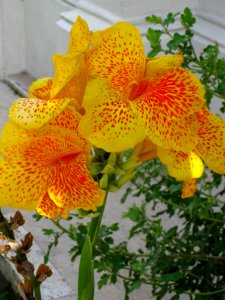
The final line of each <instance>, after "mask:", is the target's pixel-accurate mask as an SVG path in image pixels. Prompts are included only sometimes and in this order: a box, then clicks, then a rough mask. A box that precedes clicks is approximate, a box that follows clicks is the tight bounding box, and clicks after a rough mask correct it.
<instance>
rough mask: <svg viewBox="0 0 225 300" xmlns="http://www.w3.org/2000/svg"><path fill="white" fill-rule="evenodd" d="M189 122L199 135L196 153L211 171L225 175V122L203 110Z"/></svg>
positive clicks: (205, 109)
mask: <svg viewBox="0 0 225 300" xmlns="http://www.w3.org/2000/svg"><path fill="white" fill-rule="evenodd" d="M189 122H190V126H191V128H192V129H193V131H195V132H197V135H198V141H199V142H198V145H197V146H196V148H195V152H196V153H197V154H198V155H199V156H200V157H201V158H202V159H203V160H204V161H205V163H206V164H207V166H208V167H209V168H210V169H211V170H213V171H214V172H216V173H220V174H225V121H224V120H223V119H221V118H220V117H217V116H216V115H214V114H212V113H210V112H209V111H208V110H207V108H203V109H202V110H200V111H199V112H197V113H196V114H194V115H193V116H191V117H190V118H189Z"/></svg>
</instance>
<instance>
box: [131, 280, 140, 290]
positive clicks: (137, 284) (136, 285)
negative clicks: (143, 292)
mask: <svg viewBox="0 0 225 300" xmlns="http://www.w3.org/2000/svg"><path fill="white" fill-rule="evenodd" d="M141 285H142V281H141V280H135V281H133V282H132V284H131V286H130V288H129V292H133V291H134V290H137V289H139V288H140V286H141Z"/></svg>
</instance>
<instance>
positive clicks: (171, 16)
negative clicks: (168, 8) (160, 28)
mask: <svg viewBox="0 0 225 300" xmlns="http://www.w3.org/2000/svg"><path fill="white" fill-rule="evenodd" d="M177 15H178V14H173V13H171V12H170V13H168V15H167V16H166V19H165V20H164V21H163V24H164V25H166V26H168V25H170V24H173V23H174V22H175V17H176V16H177Z"/></svg>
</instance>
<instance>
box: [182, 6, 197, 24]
mask: <svg viewBox="0 0 225 300" xmlns="http://www.w3.org/2000/svg"><path fill="white" fill-rule="evenodd" d="M180 19H181V24H182V25H183V26H184V27H185V28H190V27H192V26H193V25H194V24H195V22H196V19H195V18H194V17H193V14H192V11H191V10H190V8H188V7H186V8H185V9H184V11H183V13H182V14H181V17H180Z"/></svg>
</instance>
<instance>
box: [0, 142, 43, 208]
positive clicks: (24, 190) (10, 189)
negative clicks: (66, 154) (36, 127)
mask: <svg viewBox="0 0 225 300" xmlns="http://www.w3.org/2000/svg"><path fill="white" fill-rule="evenodd" d="M20 147H21V145H20ZM11 152H13V150H11ZM12 154H13V153H12ZM14 154H15V155H16V154H17V153H16V151H14ZM15 160H16V159H14V162H13V163H12V162H11V161H8V160H6V159H5V158H4V157H0V173H1V177H0V206H1V207H3V206H10V207H13V208H21V209H27V210H33V209H35V208H36V206H37V203H38V202H39V201H40V200H41V198H42V196H43V195H44V193H45V192H46V189H47V187H48V185H47V178H48V177H49V170H48V169H47V168H45V167H44V166H43V165H42V164H40V163H39V162H36V161H31V160H29V161H24V160H20V159H19V158H17V161H15Z"/></svg>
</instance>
